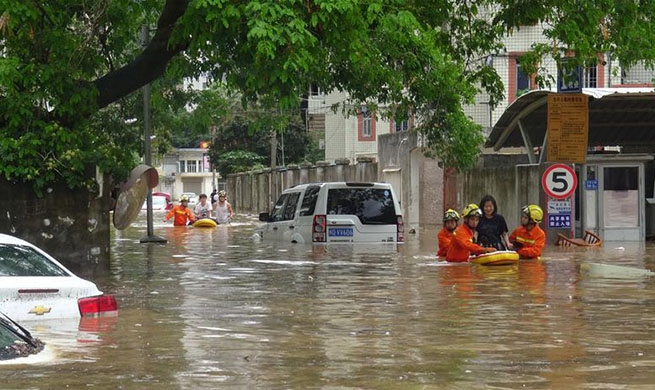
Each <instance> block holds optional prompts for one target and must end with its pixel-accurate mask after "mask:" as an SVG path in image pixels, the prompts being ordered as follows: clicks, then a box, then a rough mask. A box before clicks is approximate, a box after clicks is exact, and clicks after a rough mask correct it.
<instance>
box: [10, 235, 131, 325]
mask: <svg viewBox="0 0 655 390" xmlns="http://www.w3.org/2000/svg"><path fill="white" fill-rule="evenodd" d="M0 312H2V313H5V314H6V315H8V316H9V317H11V318H12V319H14V320H15V321H19V322H22V321H30V320H47V319H62V318H80V317H88V316H100V315H116V314H117V313H118V305H117V304H116V300H115V299H114V297H113V296H112V295H103V293H102V291H100V290H98V288H97V287H96V285H95V284H94V283H91V282H89V281H87V280H84V279H81V278H79V277H77V276H75V275H74V274H73V273H72V272H70V271H69V270H67V269H66V268H65V267H64V266H63V265H61V264H60V263H59V262H58V261H57V260H55V259H54V258H52V257H51V256H50V255H48V254H47V253H45V252H44V251H42V250H41V249H39V248H37V247H36V246H34V245H32V244H30V243H29V242H27V241H24V240H21V239H19V238H16V237H13V236H9V235H6V234H0Z"/></svg>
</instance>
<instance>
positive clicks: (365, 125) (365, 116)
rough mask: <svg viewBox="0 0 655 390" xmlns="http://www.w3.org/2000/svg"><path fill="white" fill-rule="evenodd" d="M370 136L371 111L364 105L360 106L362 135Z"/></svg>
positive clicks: (371, 133) (371, 134) (371, 132)
mask: <svg viewBox="0 0 655 390" xmlns="http://www.w3.org/2000/svg"><path fill="white" fill-rule="evenodd" d="M371 136H373V131H372V126H371V113H370V111H368V110H367V109H366V107H362V137H364V138H370V137H371Z"/></svg>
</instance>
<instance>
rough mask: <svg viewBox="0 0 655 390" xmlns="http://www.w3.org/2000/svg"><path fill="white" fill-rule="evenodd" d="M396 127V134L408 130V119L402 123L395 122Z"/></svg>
mask: <svg viewBox="0 0 655 390" xmlns="http://www.w3.org/2000/svg"><path fill="white" fill-rule="evenodd" d="M395 125H396V128H395V130H396V133H398V132H401V131H407V130H409V119H405V120H403V121H395Z"/></svg>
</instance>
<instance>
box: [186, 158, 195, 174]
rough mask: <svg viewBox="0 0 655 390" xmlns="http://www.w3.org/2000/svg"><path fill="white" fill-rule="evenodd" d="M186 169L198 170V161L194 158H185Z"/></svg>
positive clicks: (189, 170) (189, 171) (191, 171)
mask: <svg viewBox="0 0 655 390" xmlns="http://www.w3.org/2000/svg"><path fill="white" fill-rule="evenodd" d="M186 171H187V172H188V173H196V172H198V162H197V161H196V160H187V162H186Z"/></svg>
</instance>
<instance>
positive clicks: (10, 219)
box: [0, 179, 110, 277]
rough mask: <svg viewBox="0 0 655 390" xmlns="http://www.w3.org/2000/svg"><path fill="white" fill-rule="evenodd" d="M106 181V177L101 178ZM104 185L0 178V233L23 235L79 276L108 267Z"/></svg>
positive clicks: (94, 272) (107, 211) (99, 273)
mask: <svg viewBox="0 0 655 390" xmlns="http://www.w3.org/2000/svg"><path fill="white" fill-rule="evenodd" d="M100 181H101V182H106V180H102V179H101V180H100ZM108 187H109V186H108V185H101V186H100V191H101V192H100V193H99V194H91V193H89V192H87V191H84V190H79V189H78V190H70V189H69V188H68V187H66V185H64V184H57V185H52V186H49V187H47V188H46V189H45V191H44V192H43V197H41V198H40V197H38V196H37V195H36V194H35V192H34V189H33V187H32V185H31V184H23V183H14V182H8V181H6V180H4V179H0V233H5V234H10V235H13V236H16V237H18V238H21V239H24V240H26V241H28V242H30V243H32V244H35V245H36V246H38V247H40V248H41V249H43V250H44V251H46V252H48V253H49V254H50V255H52V256H53V257H55V258H56V259H57V260H59V261H60V262H61V263H62V264H64V265H65V266H66V267H67V268H69V269H70V270H71V271H73V272H75V273H76V274H78V275H80V276H84V277H93V276H97V275H103V274H107V273H108V272H109V224H110V219H109V218H110V217H109V200H108V199H109V188H108Z"/></svg>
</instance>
